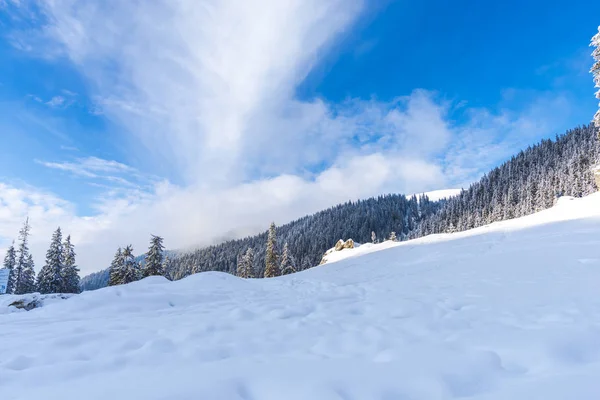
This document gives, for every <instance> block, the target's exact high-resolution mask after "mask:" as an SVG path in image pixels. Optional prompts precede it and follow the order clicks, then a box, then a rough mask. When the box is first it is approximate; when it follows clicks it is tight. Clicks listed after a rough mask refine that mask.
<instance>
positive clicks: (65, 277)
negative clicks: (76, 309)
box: [61, 235, 80, 293]
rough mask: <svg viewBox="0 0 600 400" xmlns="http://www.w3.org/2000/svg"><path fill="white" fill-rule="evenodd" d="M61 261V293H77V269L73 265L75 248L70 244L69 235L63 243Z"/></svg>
mask: <svg viewBox="0 0 600 400" xmlns="http://www.w3.org/2000/svg"><path fill="white" fill-rule="evenodd" d="M63 261H64V265H63V268H62V271H61V276H62V289H61V293H79V292H80V288H79V268H77V265H76V263H75V246H73V244H72V243H71V235H68V236H67V238H66V239H65V242H64V243H63Z"/></svg>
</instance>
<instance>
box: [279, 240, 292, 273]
mask: <svg viewBox="0 0 600 400" xmlns="http://www.w3.org/2000/svg"><path fill="white" fill-rule="evenodd" d="M280 269H281V275H289V274H293V273H294V272H296V269H295V268H294V266H293V265H292V259H291V257H290V254H289V248H288V244H287V242H285V245H283V253H282V254H281V268H280Z"/></svg>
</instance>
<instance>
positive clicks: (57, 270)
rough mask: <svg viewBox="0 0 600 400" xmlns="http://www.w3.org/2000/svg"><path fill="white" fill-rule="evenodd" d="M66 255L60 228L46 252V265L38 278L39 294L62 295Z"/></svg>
mask: <svg viewBox="0 0 600 400" xmlns="http://www.w3.org/2000/svg"><path fill="white" fill-rule="evenodd" d="M63 266H64V253H63V245H62V232H61V230H60V227H59V228H58V229H56V231H54V233H53V234H52V240H51V241H50V247H49V248H48V251H46V264H45V265H44V266H43V267H42V269H41V270H40V273H39V274H38V278H37V289H38V292H40V293H42V294H44V293H60V292H61V290H62V289H63V275H62V274H63Z"/></svg>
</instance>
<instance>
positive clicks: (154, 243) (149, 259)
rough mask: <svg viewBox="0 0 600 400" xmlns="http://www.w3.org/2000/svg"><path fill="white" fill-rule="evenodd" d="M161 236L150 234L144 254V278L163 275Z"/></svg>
mask: <svg viewBox="0 0 600 400" xmlns="http://www.w3.org/2000/svg"><path fill="white" fill-rule="evenodd" d="M164 249H165V247H164V246H163V238H161V237H160V236H155V235H152V238H151V239H150V247H149V248H148V253H147V254H146V267H145V268H144V269H143V276H144V278H145V277H147V276H154V275H160V276H164V275H165V269H164V258H163V251H164Z"/></svg>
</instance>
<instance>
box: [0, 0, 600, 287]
mask: <svg viewBox="0 0 600 400" xmlns="http://www.w3.org/2000/svg"><path fill="white" fill-rule="evenodd" d="M518 4H519V3H518V2H516V1H510V2H506V3H504V4H502V5H498V4H491V5H490V4H479V2H477V1H465V2H462V3H461V4H459V5H447V4H444V2H442V1H431V2H428V3H427V4H418V5H414V4H412V5H407V4H403V3H401V2H399V1H387V0H374V1H360V0H352V1H342V0H332V1H330V2H327V3H326V4H325V3H324V2H321V1H318V0H309V1H303V2H297V1H292V0H289V1H256V2H248V3H245V5H244V6H240V5H239V4H237V7H236V6H234V2H232V1H222V2H220V3H218V4H217V3H215V4H212V5H211V4H209V3H200V2H193V1H192V2H185V1H182V2H168V1H159V2H155V3H152V4H130V3H126V2H118V1H107V2H96V1H94V2H89V3H86V4H74V3H73V2H70V1H68V0H59V1H54V2H48V3H46V2H40V3H28V4H25V2H19V1H16V0H0V34H1V35H2V39H0V57H1V58H2V59H3V60H4V61H5V62H3V63H2V65H0V77H1V78H0V103H1V106H2V107H3V110H4V111H5V112H4V113H2V114H0V129H1V130H2V132H3V134H2V135H0V168H1V171H2V173H1V174H0V252H2V253H4V250H5V249H6V247H7V246H8V245H9V244H10V242H11V241H12V240H13V239H16V238H17V235H18V231H19V229H20V228H21V225H22V223H23V221H24V220H25V218H26V217H27V216H29V217H30V219H31V224H32V236H31V248H32V253H33V255H34V259H35V262H36V272H37V271H38V270H39V268H40V267H41V265H42V260H43V259H44V254H45V252H46V249H47V246H48V243H49V242H50V236H51V233H52V231H54V230H55V229H56V227H58V226H61V227H62V229H63V232H65V233H66V234H71V236H72V239H73V242H74V244H75V246H76V251H77V257H78V258H77V261H78V265H79V266H80V268H81V273H82V276H83V275H88V274H89V273H91V272H97V271H99V270H102V269H105V268H107V267H108V266H109V264H110V260H111V259H112V257H113V255H114V251H115V250H116V249H117V247H120V246H124V245H127V244H132V245H133V247H134V249H135V253H136V254H138V255H141V254H143V253H145V252H146V249H147V246H148V240H149V238H150V235H151V234H156V235H160V236H163V237H164V238H165V244H166V246H167V248H169V249H179V248H190V247H202V246H205V245H210V244H214V242H215V241H219V240H221V239H222V238H224V237H226V238H228V239H235V238H239V237H244V236H247V235H251V234H255V233H258V232H263V231H264V230H265V229H266V228H267V227H268V224H269V223H270V222H271V221H275V222H276V223H277V225H281V224H285V223H288V222H290V221H293V220H295V219H297V218H300V217H302V216H304V215H310V214H312V213H314V212H317V211H320V210H321V209H325V208H328V207H331V206H333V205H335V204H339V203H342V202H345V201H348V200H358V199H365V198H369V197H372V196H378V195H380V194H382V193H404V194H406V193H423V192H430V191H434V190H442V189H448V188H462V187H468V186H469V184H471V183H473V182H476V181H477V180H478V179H479V178H480V177H481V176H482V175H483V174H485V173H486V172H488V171H489V170H490V169H492V168H494V167H496V166H498V165H499V164H500V163H502V162H503V161H505V160H507V159H509V158H510V157H511V156H512V155H513V154H516V153H518V152H519V151H520V150H522V149H525V148H527V147H528V146H531V145H534V144H536V143H538V142H539V141H540V140H542V139H547V138H552V139H553V138H554V136H555V135H557V134H558V135H560V134H563V133H565V132H566V131H567V130H569V129H572V128H575V127H576V126H580V125H586V124H588V123H589V122H590V121H591V118H592V116H593V115H594V112H595V111H596V110H597V100H595V99H594V96H593V93H594V89H593V83H592V80H591V77H590V74H589V69H590V67H591V65H592V61H593V60H592V57H591V55H590V53H591V49H590V48H589V46H588V45H589V41H590V38H591V37H592V36H593V35H594V34H595V33H596V32H597V27H598V25H597V24H598V21H597V20H594V15H600V4H597V3H596V2H592V1H583V2H580V3H579V4H571V5H570V7H569V8H568V9H564V8H563V7H560V6H559V5H555V4H550V5H548V4H546V3H542V2H541V1H537V0H536V1H534V2H531V3H529V4H527V5H524V6H523V5H521V6H520V7H518V8H517V7H516V5H518ZM540 4H544V7H542V6H539V5H540ZM255 6H256V7H255ZM260 6H262V7H260ZM206 7H208V8H206ZM432 9H436V10H439V11H440V12H439V13H435V12H431V10H432ZM515 10H518V11H517V12H515ZM540 13H541V14H542V15H541V16H540V15H539V14H540ZM557 20H558V21H560V24H556V21H557ZM98 21H102V22H100V23H99V22H98ZM106 21H108V22H110V23H105V22H106ZM126 22H127V23H126ZM557 25H560V26H557ZM131 27H134V28H135V29H132V28H131ZM440 38H444V39H445V40H441V39H440ZM149 44H150V45H149ZM456 55H459V57H456ZM509 60H515V61H514V62H511V63H509V62H507V61H509ZM506 65H510V66H511V67H510V68H506Z"/></svg>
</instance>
